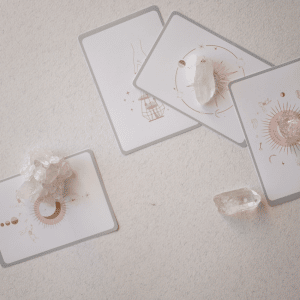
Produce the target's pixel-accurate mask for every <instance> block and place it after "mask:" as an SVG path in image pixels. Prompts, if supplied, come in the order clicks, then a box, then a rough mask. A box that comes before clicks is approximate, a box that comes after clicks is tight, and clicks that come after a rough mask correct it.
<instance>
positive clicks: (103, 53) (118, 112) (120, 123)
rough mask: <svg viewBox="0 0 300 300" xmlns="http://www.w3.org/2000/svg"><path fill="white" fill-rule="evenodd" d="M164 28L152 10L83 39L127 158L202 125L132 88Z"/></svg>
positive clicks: (89, 34) (93, 75)
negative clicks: (133, 153) (137, 151)
mask: <svg viewBox="0 0 300 300" xmlns="http://www.w3.org/2000/svg"><path fill="white" fill-rule="evenodd" d="M162 28H163V21H162V17H161V15H160V12H159V10H158V8H157V7H156V6H152V7H149V8H147V9H145V10H142V11H140V12H137V13H134V14H132V15H130V16H128V17H125V18H122V19H120V20H118V21H115V22H113V23H110V24H108V25H105V26H102V27H100V28H97V29H95V30H92V31H90V32H87V33H85V34H82V35H81V36H80V37H79V42H80V45H81V47H82V50H83V53H84V56H85V58H86V61H87V63H88V66H89V69H90V72H91V74H92V77H93V79H94V82H95V84H96V87H97V89H98V92H99V94H100V97H101V99H102V102H103V105H104V108H105V110H106V114H107V116H108V118H109V120H110V123H111V127H112V129H113V131H114V134H115V136H116V139H117V142H118V144H119V147H120V149H121V151H122V153H123V154H129V153H132V152H134V151H136V150H139V149H141V148H144V147H147V146H149V145H152V144H154V143H157V142H160V141H162V140H164V139H167V138H170V137H173V136H175V135H178V134H180V133H183V132H186V131H188V130H191V129H194V128H196V127H199V126H200V124H199V123H198V122H196V121H194V120H192V119H191V118H188V117H186V116H184V115H183V114H182V113H180V112H178V111H176V110H174V109H172V108H171V107H170V106H168V105H166V104H164V103H162V102H161V101H158V100H157V99H156V98H155V97H152V96H151V95H149V94H148V93H144V92H141V91H140V90H138V89H136V88H135V87H134V86H133V84H132V81H133V79H134V76H135V74H136V73H137V72H138V71H139V69H140V67H141V65H142V63H143V61H144V60H145V58H146V56H147V53H148V52H149V50H150V48H151V46H152V45H153V43H154V42H155V40H156V38H157V36H158V35H159V33H160V31H161V30H162Z"/></svg>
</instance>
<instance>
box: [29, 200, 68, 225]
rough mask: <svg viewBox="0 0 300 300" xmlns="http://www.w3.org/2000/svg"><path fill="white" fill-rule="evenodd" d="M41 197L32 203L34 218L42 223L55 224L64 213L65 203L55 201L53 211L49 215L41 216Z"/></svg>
mask: <svg viewBox="0 0 300 300" xmlns="http://www.w3.org/2000/svg"><path fill="white" fill-rule="evenodd" d="M41 203H42V199H40V198H39V199H37V200H36V201H35V203H34V213H35V216H36V218H37V219H38V220H39V221H40V222H41V223H43V224H46V225H55V224H58V223H59V222H60V221H61V220H62V219H63V218H64V216H65V214H66V204H65V202H64V201H63V202H58V201H57V202H55V211H54V213H53V214H52V215H50V216H43V215H42V214H41V212H40V204H41Z"/></svg>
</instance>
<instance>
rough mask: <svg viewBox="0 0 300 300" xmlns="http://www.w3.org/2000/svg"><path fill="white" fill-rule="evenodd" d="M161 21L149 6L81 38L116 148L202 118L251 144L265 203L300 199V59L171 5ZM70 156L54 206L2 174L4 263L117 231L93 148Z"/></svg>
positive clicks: (138, 145)
mask: <svg viewBox="0 0 300 300" xmlns="http://www.w3.org/2000/svg"><path fill="white" fill-rule="evenodd" d="M163 25H164V24H163V20H162V17H161V14H160V12H159V10H158V8H157V7H156V6H152V7H149V8H147V9H145V10H143V11H140V12H137V13H134V14H132V15H130V16H128V17H125V18H123V19H121V20H119V21H115V22H113V23H110V24H108V25H105V26H102V27H100V28H97V29H95V30H92V31H90V32H87V33H85V34H82V35H80V37H79V41H80V45H81V47H82V51H83V53H84V56H85V58H86V61H87V64H88V67H89V69H90V72H91V74H92V78H93V80H94V82H95V85H96V87H97V89H98V92H99V94H100V97H101V99H102V102H103V106H104V108H105V110H106V113H107V116H108V118H109V121H110V124H111V127H112V129H113V132H114V134H115V137H116V140H117V142H118V144H119V147H120V149H121V152H122V153H123V154H129V153H132V152H134V151H137V150H139V149H142V148H145V147H147V146H150V145H152V144H154V143H157V142H160V141H163V140H165V139H168V138H170V137H173V136H175V135H178V134H181V133H184V132H186V131H189V130H192V129H194V128H197V127H199V126H201V125H205V126H207V127H208V128H210V129H212V130H213V131H215V132H217V133H218V134H220V135H222V136H224V137H226V138H228V139H229V140H231V141H232V142H234V143H236V144H238V145H240V146H242V147H246V146H247V145H248V147H249V150H250V153H251V155H252V158H253V161H254V164H255V167H256V169H257V172H258V175H259V178H260V180H261V184H262V186H263V189H264V192H265V194H266V197H267V200H268V202H269V204H270V205H272V206H273V205H277V204H281V203H283V202H286V201H291V200H294V199H297V198H299V197H300V180H299V178H300V144H299V143H300V85H299V82H300V59H298V60H296V61H294V62H291V63H287V64H285V65H282V66H279V67H273V68H270V66H272V65H271V64H270V63H268V62H267V61H265V60H263V59H262V58H259V57H258V56H256V55H255V54H253V53H250V52H249V51H247V50H246V49H244V48H242V47H240V46H238V45H236V44H235V43H233V42H231V41H229V40H227V39H226V38H224V37H222V36H220V35H218V34H216V33H214V32H212V31H211V30H209V29H207V28H205V27H203V26H202V25H200V24H198V23H196V22H195V21H193V20H191V19H189V18H187V17H185V16H183V15H182V14H180V13H177V12H174V13H172V14H171V16H170V18H169V19H168V21H167V23H166V25H165V26H164V27H163ZM199 57H201V62H206V59H207V58H208V59H209V62H210V64H211V66H212V68H211V70H213V71H211V75H210V76H211V78H213V79H212V80H211V81H213V82H214V90H213V91H214V94H212V95H213V96H212V97H211V98H210V101H209V102H208V103H207V105H200V104H199V102H198V99H197V95H196V93H195V89H196V86H195V82H194V78H196V75H195V74H196V72H197V69H196V62H197V63H198V61H200V60H199ZM203 74H204V71H203ZM190 77H191V78H190ZM229 87H230V88H229ZM198 88H199V86H197V89H198ZM197 91H198V90H197ZM230 93H231V94H230ZM67 159H68V161H69V163H70V165H71V167H72V169H73V170H74V171H75V172H76V173H77V174H78V187H77V193H76V194H74V195H72V198H70V199H68V201H65V202H62V203H63V205H61V204H59V205H57V206H56V208H55V207H50V208H49V207H47V206H43V205H42V204H41V205H39V206H38V207H36V206H35V205H32V206H30V207H29V208H28V207H25V206H24V204H23V203H22V202H21V201H18V200H17V199H16V190H17V189H18V188H19V187H20V186H21V184H22V183H23V178H22V177H21V176H20V175H16V176H13V177H11V178H8V179H6V180H3V181H1V182H0V194H1V210H0V251H1V253H0V263H1V264H2V265H3V266H9V265H12V264H15V263H17V262H21V261H24V260H28V259H30V258H33V257H36V256H38V255H42V254H45V253H48V252H50V251H53V250H55V249H60V248H63V247H66V246H68V245H71V244H74V243H77V242H79V241H82V240H85V239H88V238H91V237H94V236H98V235H102V234H105V233H110V232H112V231H115V230H117V228H118V225H117V221H116V219H115V216H114V214H113V211H112V208H111V205H110V203H109V200H108V196H107V194H106V192H105V188H104V185H103V182H102V179H101V176H100V173H99V170H98V168H97V165H96V161H95V157H94V155H93V153H92V152H91V151H90V150H87V151H83V152H80V153H77V154H75V155H72V156H70V157H68V158H67ZM51 209H54V211H51ZM49 210H50V211H49ZM42 213H44V214H45V215H46V216H47V217H41V215H42ZM48 219H51V222H48V221H45V220H48ZM20 245H21V246H20Z"/></svg>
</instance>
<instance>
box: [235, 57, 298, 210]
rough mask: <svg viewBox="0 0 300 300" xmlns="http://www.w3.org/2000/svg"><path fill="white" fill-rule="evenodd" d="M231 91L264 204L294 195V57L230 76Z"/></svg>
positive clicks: (277, 201) (295, 97)
mask: <svg viewBox="0 0 300 300" xmlns="http://www.w3.org/2000/svg"><path fill="white" fill-rule="evenodd" d="M230 90H231V94H232V97H233V100H234V104H235V107H236V109H237V112H238V115H239V119H240V122H241V124H242V127H243V130H244V134H245V136H246V140H247V143H248V146H249V150H250V153H251V156H252V159H253V161H254V164H255V167H256V170H257V173H258V175H259V178H260V181H261V184H262V187H263V189H264V192H265V195H266V198H267V200H268V202H269V204H270V205H272V206H273V205H277V204H281V203H283V202H287V201H291V200H295V199H297V198H299V197H300V180H299V178H300V59H297V60H295V61H292V62H288V63H285V64H283V65H280V66H277V67H274V68H271V69H269V70H266V71H262V72H259V73H257V74H253V75H250V76H247V77H245V78H242V79H239V80H237V81H234V82H232V83H231V84H230Z"/></svg>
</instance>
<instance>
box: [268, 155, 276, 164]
mask: <svg viewBox="0 0 300 300" xmlns="http://www.w3.org/2000/svg"><path fill="white" fill-rule="evenodd" d="M272 156H277V155H275V154H272V155H271V156H270V157H269V162H270V163H272V161H271V157H272Z"/></svg>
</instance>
